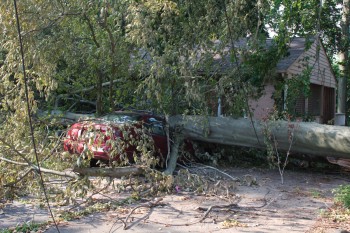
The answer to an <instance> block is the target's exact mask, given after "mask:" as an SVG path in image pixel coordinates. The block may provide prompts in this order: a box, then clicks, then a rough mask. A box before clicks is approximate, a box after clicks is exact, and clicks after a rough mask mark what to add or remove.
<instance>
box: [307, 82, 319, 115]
mask: <svg viewBox="0 0 350 233" xmlns="http://www.w3.org/2000/svg"><path fill="white" fill-rule="evenodd" d="M321 100H322V86H321V85H316V84H311V85H310V95H309V101H308V102H309V104H308V110H309V115H311V116H320V115H321Z"/></svg>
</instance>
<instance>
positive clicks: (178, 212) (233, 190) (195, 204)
mask: <svg viewBox="0 0 350 233" xmlns="http://www.w3.org/2000/svg"><path fill="white" fill-rule="evenodd" d="M223 171H224V172H226V173H228V174H229V175H231V176H233V177H237V178H239V179H240V182H233V181H231V180H226V184H227V183H230V182H231V184H232V185H230V186H227V189H226V192H223V193H218V194H216V195H214V194H213V193H211V194H201V195H195V194H193V193H189V192H186V191H185V190H186V188H185V187H178V188H179V189H178V193H177V194H173V195H166V196H163V197H158V199H153V200H152V199H150V200H148V201H145V202H144V203H143V205H145V206H147V205H148V207H150V208H148V207H142V208H137V207H138V206H140V205H142V203H140V202H139V203H133V204H126V205H123V206H121V207H120V208H118V209H116V210H113V211H108V212H101V213H94V214H91V215H88V216H84V217H81V218H80V219H76V220H74V221H67V222H65V221H62V222H60V223H59V225H58V228H59V232H61V233H64V232H96V233H97V232H136V233H138V232H160V233H166V232H172V233H177V232H256V233H258V232H308V233H314V232H325V233H336V232H338V233H340V232H347V231H350V218H348V219H345V220H344V219H343V220H341V219H337V218H336V217H334V219H331V221H329V220H328V221H327V222H325V221H324V219H322V218H321V216H322V213H324V212H325V211H327V210H330V209H331V208H332V205H333V193H332V190H333V189H334V188H336V187H338V186H339V185H341V184H349V183H350V175H349V173H345V172H340V171H339V172H336V173H327V172H322V171H321V172H320V171H318V172H315V171H306V170H303V171H300V170H299V171H291V170H287V171H285V174H284V184H281V177H280V174H279V172H278V170H271V169H261V168H230V169H225V170H223ZM125 197H126V194H125V193H124V194H120V193H117V192H115V191H110V192H108V193H105V194H103V195H100V194H99V195H96V196H95V197H94V198H95V199H99V198H101V199H105V198H111V200H118V199H123V198H125ZM150 201H151V202H152V203H153V205H150V203H151V202H150ZM157 201H158V202H157ZM54 208H55V207H54ZM48 219H50V217H49V215H48V213H47V211H46V210H44V209H41V208H39V207H38V206H36V205H35V204H32V203H30V202H23V201H22V202H18V201H16V202H13V203H9V204H7V205H6V206H5V208H4V209H3V210H2V211H1V210H0V229H5V228H8V227H13V226H15V225H16V224H18V223H19V224H21V223H24V222H27V221H31V220H34V221H37V222H41V221H47V220H48ZM126 220H127V221H126ZM43 231H44V232H48V233H53V232H58V231H57V229H56V228H55V227H54V226H53V225H51V226H48V227H47V228H46V229H44V230H43Z"/></svg>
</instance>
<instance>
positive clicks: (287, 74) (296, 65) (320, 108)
mask: <svg viewBox="0 0 350 233" xmlns="http://www.w3.org/2000/svg"><path fill="white" fill-rule="evenodd" d="M268 43H271V42H270V40H267V44H268ZM306 66H308V67H310V94H309V96H308V97H305V96H302V95H301V96H299V97H298V98H297V100H296V103H295V109H294V111H295V113H297V114H298V115H299V116H306V115H307V116H310V117H312V118H313V119H314V121H316V122H318V123H322V124H326V123H328V122H329V121H331V120H332V119H334V115H335V106H336V86H337V82H336V77H335V75H334V73H333V71H332V67H331V63H330V61H329V59H328V57H327V54H326V51H325V49H324V47H323V45H322V43H321V42H320V41H319V40H313V41H312V44H311V46H310V47H309V48H308V49H306V46H305V39H304V38H294V39H292V41H291V43H290V46H289V50H288V56H286V57H285V58H283V59H281V60H280V61H279V62H278V63H277V67H276V75H277V77H278V78H279V79H280V80H281V79H293V78H298V76H299V75H301V74H302V72H303V71H304V70H305V67H306ZM274 92H275V87H274V84H273V83H266V85H265V89H264V94H263V95H262V96H261V97H260V98H259V99H258V100H250V101H249V104H250V107H251V109H252V111H253V114H254V118H256V119H262V118H264V117H266V116H267V114H268V113H269V112H270V111H271V109H273V108H274V107H275V104H276V103H275V100H274V98H273V93H274ZM283 93H284V97H282V98H284V103H285V101H286V94H287V93H288V86H285V87H284V91H283ZM283 108H286V105H285V104H284V106H283Z"/></svg>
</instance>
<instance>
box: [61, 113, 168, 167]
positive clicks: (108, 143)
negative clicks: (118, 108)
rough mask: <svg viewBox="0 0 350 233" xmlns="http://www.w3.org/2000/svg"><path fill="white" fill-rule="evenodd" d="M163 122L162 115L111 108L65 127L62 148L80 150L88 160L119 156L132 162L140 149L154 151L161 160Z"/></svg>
mask: <svg viewBox="0 0 350 233" xmlns="http://www.w3.org/2000/svg"><path fill="white" fill-rule="evenodd" d="M164 123H165V121H164V118H162V117H159V116H156V115H154V114H151V113H148V112H115V113H113V114H109V115H106V116H104V117H101V118H98V119H92V120H86V121H81V122H77V123H75V124H73V125H72V126H71V127H70V128H69V129H68V131H67V135H66V137H65V139H64V143H63V145H64V150H66V151H68V152H70V153H71V154H78V155H82V154H84V156H85V157H88V158H89V159H91V162H96V161H97V160H101V161H118V160H122V159H123V158H127V159H128V161H129V162H132V161H134V156H135V155H139V154H142V153H141V152H143V153H149V152H150V151H155V152H156V156H157V157H159V159H160V163H159V164H163V163H164V161H165V158H166V156H167V154H168V144H167V136H166V133H165V130H164ZM152 144H153V145H152ZM151 147H153V148H151ZM152 149H155V150H152Z"/></svg>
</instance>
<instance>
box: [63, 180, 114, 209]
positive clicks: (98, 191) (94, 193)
mask: <svg viewBox="0 0 350 233" xmlns="http://www.w3.org/2000/svg"><path fill="white" fill-rule="evenodd" d="M112 181H113V180H112V179H110V181H109V182H108V184H106V185H105V186H104V187H103V188H101V189H100V190H97V191H96V192H93V193H92V194H91V195H90V196H89V197H87V198H86V200H85V201H83V202H82V203H79V204H78V205H75V206H73V207H71V208H69V209H68V211H71V210H73V209H75V208H77V207H79V206H81V205H83V204H85V203H86V202H88V201H89V200H90V198H92V197H93V196H94V195H96V194H99V193H100V192H102V191H104V190H106V189H107V188H108V187H109V186H110V185H111V183H112Z"/></svg>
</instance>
